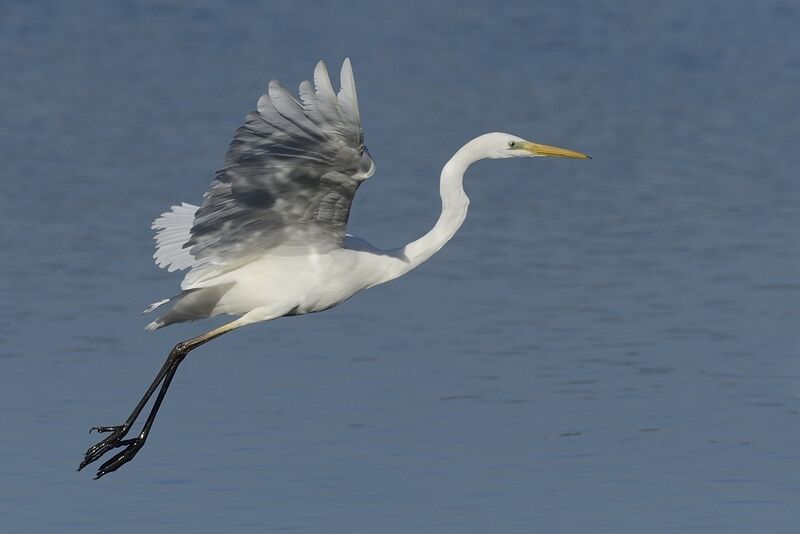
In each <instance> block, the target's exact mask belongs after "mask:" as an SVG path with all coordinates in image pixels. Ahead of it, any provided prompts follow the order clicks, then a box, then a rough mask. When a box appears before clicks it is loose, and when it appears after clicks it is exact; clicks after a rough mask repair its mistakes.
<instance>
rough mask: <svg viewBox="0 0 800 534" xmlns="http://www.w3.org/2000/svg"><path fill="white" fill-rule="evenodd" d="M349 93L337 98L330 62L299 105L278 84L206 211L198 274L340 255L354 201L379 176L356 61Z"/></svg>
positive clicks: (196, 226)
mask: <svg viewBox="0 0 800 534" xmlns="http://www.w3.org/2000/svg"><path fill="white" fill-rule="evenodd" d="M341 83H342V88H341V90H340V92H339V94H338V97H337V94H336V93H335V92H334V90H333V87H332V85H331V81H330V77H329V76H328V71H327V69H326V68H325V64H324V63H323V62H322V61H320V62H319V63H318V64H317V66H316V69H315V70H314V86H313V87H312V86H311V84H310V83H309V82H307V81H305V82H303V83H301V84H300V100H299V101H298V100H297V99H296V98H295V97H294V96H292V95H291V94H290V93H289V92H288V91H287V90H286V89H284V88H283V87H282V86H281V85H280V84H279V83H278V82H277V81H272V82H270V84H269V87H268V89H267V92H266V94H264V95H263V96H262V97H261V98H260V99H259V101H258V106H257V110H256V111H253V112H251V113H250V114H248V115H247V118H246V120H245V124H244V125H243V126H241V127H240V128H239V129H238V130H236V133H235V135H234V139H233V142H232V143H231V145H230V147H229V148H228V152H227V154H226V156H225V167H224V168H223V169H221V170H220V171H218V172H217V174H216V176H215V179H214V181H213V182H212V184H211V187H210V189H209V190H208V192H206V194H205V197H204V202H203V205H202V206H201V207H200V209H198V210H197V213H196V215H195V218H194V222H193V225H192V229H191V237H190V238H189V240H188V241H187V242H186V243H185V244H184V248H188V249H189V252H190V253H191V255H192V256H194V258H195V260H196V261H197V265H195V268H197V267H202V266H203V265H206V264H209V263H211V264H215V265H219V264H228V263H235V262H237V261H238V260H241V259H242V258H246V257H250V256H253V255H256V254H261V253H264V252H266V251H267V250H269V249H270V248H273V247H277V246H281V245H312V246H317V247H320V248H326V247H335V246H341V244H342V241H343V239H344V236H345V231H346V226H347V220H348V217H349V214H350V205H351V203H352V201H353V196H354V195H355V193H356V190H357V189H358V186H359V185H360V183H361V182H362V181H363V180H364V179H366V178H368V177H369V176H371V175H372V172H373V170H374V162H373V160H372V158H371V156H370V155H369V152H368V151H367V149H366V147H365V146H364V137H363V133H362V130H361V123H360V120H359V114H358V101H357V99H356V91H355V82H354V81H353V73H352V68H351V66H350V61H349V60H348V59H346V60H345V62H344V65H343V66H342V76H341Z"/></svg>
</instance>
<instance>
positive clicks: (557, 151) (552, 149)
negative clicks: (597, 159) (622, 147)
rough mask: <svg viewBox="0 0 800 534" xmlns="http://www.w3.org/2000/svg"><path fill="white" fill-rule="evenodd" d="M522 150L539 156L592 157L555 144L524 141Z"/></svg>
mask: <svg viewBox="0 0 800 534" xmlns="http://www.w3.org/2000/svg"><path fill="white" fill-rule="evenodd" d="M522 148H523V149H524V150H527V151H528V152H530V153H531V154H537V155H539V156H557V157H559V158H575V159H592V158H590V157H589V156H587V155H586V154H581V153H580V152H575V151H574V150H569V149H568V148H559V147H557V146H550V145H540V144H539V143H531V142H526V143H524V144H523V145H522Z"/></svg>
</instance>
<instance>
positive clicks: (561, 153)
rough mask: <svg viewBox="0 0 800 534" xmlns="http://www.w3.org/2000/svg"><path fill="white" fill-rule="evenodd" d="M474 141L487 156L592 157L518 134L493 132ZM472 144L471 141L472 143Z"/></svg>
mask: <svg viewBox="0 0 800 534" xmlns="http://www.w3.org/2000/svg"><path fill="white" fill-rule="evenodd" d="M473 143H475V144H476V145H477V147H475V148H478V149H479V150H480V151H481V152H482V153H483V154H482V157H486V158H532V157H536V156H556V157H561V158H576V159H591V158H590V157H589V156H587V155H586V154H581V153H580V152H575V151H574V150H569V149H567V148H559V147H557V146H550V145H542V144H540V143H534V142H533V141H528V140H526V139H523V138H521V137H517V136H516V135H511V134H507V133H500V132H492V133H488V134H484V135H482V136H480V137H478V138H476V139H475V140H474V141H473ZM470 144H471V143H470Z"/></svg>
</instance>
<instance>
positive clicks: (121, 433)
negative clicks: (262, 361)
mask: <svg viewBox="0 0 800 534" xmlns="http://www.w3.org/2000/svg"><path fill="white" fill-rule="evenodd" d="M239 326H240V323H239V321H233V322H230V323H228V324H226V325H223V326H221V327H219V328H216V329H214V330H211V331H210V332H206V333H205V334H202V335H200V336H197V337H194V338H192V339H190V340H188V341H183V342H181V343H178V344H177V345H175V347H174V348H173V349H172V350H171V351H170V353H169V356H167V361H165V362H164V365H163V366H162V367H161V370H160V371H159V372H158V374H157V375H156V378H155V380H153V383H152V384H150V387H149V388H148V389H147V391H146V392H145V394H144V396H143V397H142V399H141V400H140V401H139V404H137V405H136V408H134V409H133V412H131V414H130V415H129V416H128V418H127V419H126V420H125V422H124V423H122V424H121V425H119V426H99V427H93V428H92V430H96V431H97V432H110V434H109V436H107V437H106V438H105V439H103V440H102V441H100V442H99V443H97V444H95V445H92V446H91V447H89V450H87V451H86V454H85V455H84V459H83V461H82V462H81V464H80V466H79V467H78V471H80V470H81V469H83V468H84V467H86V466H87V465H89V464H90V463H92V462H95V461H97V460H99V459H100V458H101V457H102V456H103V455H105V454H106V453H107V452H109V451H111V450H113V449H116V448H119V447H125V449H124V450H122V451H120V452H118V453H117V454H115V455H114V456H113V457H112V458H111V459H110V460H108V461H107V462H105V463H104V464H102V465H101V466H100V468H99V469H98V470H97V476H96V477H95V478H96V479H97V478H100V477H102V476H103V475H105V474H107V473H111V472H112V471H116V470H117V469H119V468H120V467H122V466H123V465H125V464H126V463H128V462H130V461H131V460H132V459H133V458H134V456H136V453H137V452H139V449H141V448H142V447H143V446H144V443H145V441H146V440H147V436H148V434H149V433H150V429H151V428H152V426H153V421H155V418H156V415H157V414H158V409H159V408H160V407H161V403H162V402H163V400H164V396H165V395H166V394H167V390H168V389H169V385H170V383H172V379H173V377H174V376H175V372H176V371H177V370H178V366H179V365H180V363H181V362H182V361H183V360H184V358H186V355H187V354H189V352H190V351H191V350H192V349H195V348H197V347H199V346H200V345H202V344H204V343H207V342H209V341H211V340H212V339H214V338H216V337H219V336H221V335H222V334H224V333H226V332H230V331H231V330H233V329H235V328H238V327H239ZM159 385H161V389H160V390H159V392H158V395H157V396H156V400H155V402H154V403H153V407H152V408H151V409H150V413H149V414H148V416H147V420H146V421H145V424H144V427H143V428H142V431H141V433H140V434H139V435H138V436H137V437H136V438H132V439H123V438H124V437H125V436H126V435H127V434H128V431H129V430H130V429H131V426H132V425H133V423H134V422H135V421H136V419H137V418H138V417H139V415H140V414H141V412H142V410H143V409H144V407H145V406H146V405H147V402H148V401H149V400H150V397H152V396H153V393H155V390H156V388H158V386H159Z"/></svg>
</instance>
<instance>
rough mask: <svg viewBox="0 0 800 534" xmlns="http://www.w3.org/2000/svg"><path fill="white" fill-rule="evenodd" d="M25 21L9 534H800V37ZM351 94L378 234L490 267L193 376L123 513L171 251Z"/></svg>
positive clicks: (611, 24) (431, 273) (695, 31)
mask: <svg viewBox="0 0 800 534" xmlns="http://www.w3.org/2000/svg"><path fill="white" fill-rule="evenodd" d="M272 4H273V3H272V2H235V3H234V2H224V3H223V2H219V3H212V2H193V3H191V5H188V3H181V2H69V3H67V2H52V3H48V2H38V3H29V2H21V1H20V2H16V3H14V2H11V3H8V2H6V3H3V5H2V6H0V73H2V80H3V83H2V84H0V176H2V186H0V187H2V195H0V202H2V205H1V206H0V207H1V208H2V209H0V213H1V214H2V218H3V219H2V224H1V225H0V228H2V231H1V233H0V237H1V238H2V244H3V254H2V262H0V266H1V267H2V277H1V278H0V279H1V280H2V294H3V303H4V305H3V306H2V307H1V308H2V309H0V377H2V378H0V421H2V429H3V430H2V433H0V457H2V461H0V480H2V484H0V524H2V525H3V526H2V530H3V531H4V532H6V531H7V532H81V533H84V532H208V533H216V532H265V531H270V532H271V531H282V530H287V531H299V532H326V533H327V532H340V533H376V532H403V533H405V532H414V533H473V532H475V533H486V532H498V533H533V532H542V533H574V532H578V533H579V532H587V533H597V532H613V533H626V532H631V533H640V532H704V533H705V532H725V533H745V532H746V533H750V532H753V533H764V532H770V533H781V532H787V533H789V532H797V528H798V524H800V475H798V472H800V470H799V469H798V468H800V462H799V461H800V453H799V452H798V450H800V449H799V447H800V430H799V429H798V425H799V424H800V397H798V394H800V383H799V382H800V359H798V341H800V339H799V338H800V334H799V333H798V332H800V311H799V310H800V240H799V239H798V237H799V236H798V228H800V181H799V180H798V177H797V170H796V167H797V158H796V152H797V140H798V138H800V119H798V109H799V106H800V100H799V97H798V87H800V32H798V31H797V28H798V24H800V7H798V5H797V4H796V3H795V2H791V1H762V2H745V1H743V0H733V1H728V2H722V1H708V2H661V1H658V2H656V1H642V2H623V1H595V2H578V1H560V2H546V3H540V2H516V1H504V2H471V1H464V0H461V1H442V2H396V3H392V4H391V5H389V3H378V2H330V3H316V2H315V3H312V2H296V3H289V2H281V3H274V4H275V5H272ZM345 56H350V57H351V58H352V60H353V64H354V68H355V72H356V80H357V83H358V88H359V100H360V103H361V114H362V118H363V123H364V128H365V131H366V138H367V143H368V145H369V147H370V150H371V152H372V154H373V156H374V157H375V159H376V161H377V165H378V170H377V173H376V175H375V176H374V177H373V178H371V179H370V180H369V181H368V183H367V184H366V185H364V186H363V187H362V188H361V190H360V191H359V194H358V197H357V198H356V202H355V205H354V209H353V213H352V218H351V225H350V228H351V230H352V231H354V232H355V233H357V234H359V235H362V236H363V237H365V238H367V239H369V240H370V241H372V242H374V243H376V244H378V245H381V246H386V247H389V246H397V245H400V244H403V243H405V242H407V241H410V240H412V239H414V238H416V237H418V236H419V235H420V234H421V233H423V232H425V231H426V230H427V229H428V228H429V227H430V226H431V225H432V224H433V222H434V221H435V219H436V216H437V210H438V208H439V205H438V202H439V201H438V195H437V179H438V171H439V169H440V167H441V165H442V164H443V163H444V161H446V160H447V159H448V158H449V156H450V155H451V154H452V153H453V152H454V151H455V150H456V149H457V148H458V147H459V146H460V145H461V144H462V143H463V142H465V141H467V140H468V139H470V138H472V137H474V136H476V135H478V134H480V133H483V132H486V131H492V130H501V131H507V132H511V133H514V134H518V135H521V136H523V137H527V138H532V139H534V140H537V141H540V142H544V143H549V144H556V145H561V146H566V147H569V148H573V149H576V150H580V151H584V152H587V153H589V154H591V155H592V156H594V159H593V160H592V161H586V162H584V161H568V160H535V161H531V160H524V161H508V160H506V161H488V162H481V163H479V164H477V165H475V166H474V167H473V168H472V169H471V170H470V173H469V175H468V177H467V183H466V189H467V192H468V194H469V195H470V197H471V199H472V205H471V211H470V215H469V217H468V219H467V222H466V224H465V226H464V227H463V228H462V230H461V232H460V233H459V234H458V235H457V236H456V238H455V239H454V240H453V242H452V243H450V244H449V245H448V246H447V247H446V248H445V249H444V250H443V251H442V252H441V253H440V254H438V255H437V256H435V257H434V258H433V259H432V260H431V261H429V262H428V263H427V264H425V265H423V266H422V267H421V268H419V269H418V270H417V271H414V272H412V273H410V274H409V275H408V276H406V277H405V278H403V279H401V280H398V281H395V282H393V283H391V284H388V285H385V286H381V287H378V288H375V289H372V290H370V291H367V292H366V293H364V294H362V295H359V296H357V297H356V298H354V299H352V300H350V301H348V302H347V303H345V304H343V305H342V306H340V307H338V308H336V309H334V310H332V311H329V312H325V313H323V314H316V315H313V316H306V317H302V318H292V319H284V320H280V321H276V322H273V323H269V324H261V325H255V326H252V327H248V328H246V329H243V330H241V331H238V332H235V333H233V334H230V335H228V336H225V337H223V338H221V339H219V340H218V341H215V342H213V343H212V344H210V345H208V346H205V347H203V348H201V349H198V350H197V351H196V352H195V353H193V354H192V356H191V357H190V358H189V359H188V360H187V362H186V363H185V364H184V365H183V366H182V368H181V369H180V371H179V373H178V375H177V378H176V380H175V383H174V385H173V386H172V389H171V390H170V394H169V396H168V398H167V401H166V402H165V405H164V407H163V409H162V411H161V414H160V416H159V419H158V420H157V422H156V426H155V428H154V431H153V434H152V436H151V439H150V440H149V442H148V444H147V446H146V447H145V448H144V449H143V450H142V452H141V453H140V454H139V456H138V457H137V458H136V460H135V461H134V462H132V463H131V464H129V465H127V466H125V467H124V468H123V469H121V470H120V471H118V472H116V473H114V474H112V475H109V476H107V477H105V478H103V479H102V480H100V481H93V480H91V474H92V473H91V472H86V471H84V472H81V473H76V472H75V471H74V469H75V468H76V467H77V464H78V462H79V461H80V459H81V457H82V454H83V452H84V451H85V449H86V448H87V447H88V446H89V445H90V444H92V443H93V442H94V440H95V436H89V435H88V434H87V430H88V429H89V427H91V426H93V425H98V424H100V425H108V424H116V423H119V422H121V421H122V420H123V419H124V417H125V416H126V415H127V414H128V412H129V410H130V409H131V408H132V407H133V405H134V404H135V402H136V400H137V399H138V398H139V396H140V395H141V393H142V392H143V391H144V389H145V388H146V386H147V384H149V382H150V380H151V378H152V376H153V375H154V374H155V372H156V371H157V369H158V368H159V367H160V365H161V363H162V361H163V358H164V357H165V356H166V353H167V352H168V350H169V348H170V347H171V346H172V345H173V344H174V343H175V342H177V341H179V340H181V339H185V338H187V337H190V336H192V335H195V334H197V333H199V332H201V331H204V330H205V329H207V328H210V327H211V326H212V325H214V324H218V323H215V322H213V321H208V322H206V323H202V324H189V325H179V326H175V327H170V328H168V329H165V330H162V331H160V332H158V333H156V334H150V333H146V332H144V331H143V327H144V325H145V324H146V322H147V320H148V318H144V317H141V316H140V315H139V312H140V310H141V309H142V308H143V307H144V306H145V305H147V304H148V303H150V302H151V301H154V300H158V299H160V298H163V297H165V296H169V295H172V294H174V293H175V291H176V289H177V287H178V283H179V280H180V277H179V276H177V275H175V274H169V273H166V272H164V271H160V270H158V269H157V268H156V267H155V265H154V264H153V263H152V259H151V255H152V240H151V231H150V229H149V225H150V222H151V220H152V219H153V218H154V217H155V216H157V215H158V214H159V213H161V211H163V210H165V209H166V208H167V207H168V206H169V205H171V204H172V203H175V202H177V201H180V200H184V201H188V202H198V201H199V200H200V196H201V194H202V192H203V191H204V190H205V188H206V186H207V184H208V183H209V181H210V180H211V178H212V176H213V172H214V171H215V170H216V169H217V168H218V167H219V166H220V165H221V162H222V157H223V155H224V151H225V148H226V146H227V143H228V142H229V141H230V139H231V134H232V132H233V130H234V129H235V128H236V127H237V126H238V125H239V124H240V123H241V122H242V119H243V117H244V115H245V113H246V112H247V111H249V110H250V109H252V108H253V107H254V105H255V102H256V100H257V98H258V96H259V95H260V93H261V91H262V89H263V88H264V86H265V84H266V82H267V81H268V80H269V79H270V78H273V77H274V78H279V79H281V80H282V81H284V82H285V84H286V85H287V86H290V87H295V86H296V84H297V83H298V82H299V81H300V80H302V79H305V78H308V77H309V76H310V75H311V72H312V69H313V65H314V63H315V62H316V60H317V59H319V58H323V59H325V60H326V61H328V63H329V65H330V66H331V68H332V69H335V68H336V67H337V66H338V64H339V62H340V61H341V59H342V58H343V57H345Z"/></svg>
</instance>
